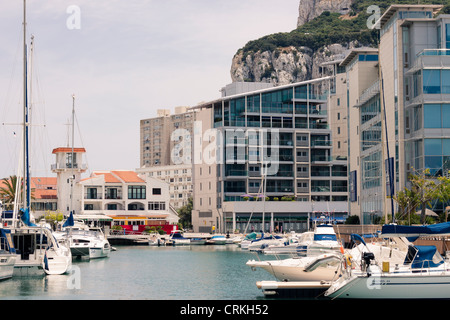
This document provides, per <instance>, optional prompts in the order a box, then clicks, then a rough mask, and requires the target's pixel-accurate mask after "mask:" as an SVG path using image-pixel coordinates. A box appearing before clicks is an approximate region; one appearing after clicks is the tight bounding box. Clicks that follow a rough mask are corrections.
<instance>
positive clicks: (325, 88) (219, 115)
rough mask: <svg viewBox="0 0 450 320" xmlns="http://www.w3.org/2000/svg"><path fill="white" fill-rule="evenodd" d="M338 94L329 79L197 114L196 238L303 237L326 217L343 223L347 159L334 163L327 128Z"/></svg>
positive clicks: (242, 97) (248, 96)
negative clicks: (252, 233)
mask: <svg viewBox="0 0 450 320" xmlns="http://www.w3.org/2000/svg"><path fill="white" fill-rule="evenodd" d="M334 89H335V84H334V77H328V78H322V79H316V80H312V81H306V82H302V83H295V84H291V85H286V86H280V87H276V88H266V89H261V90H256V91H252V92H245V93H240V94H236V95H233V96H225V97H222V98H221V99H218V100H216V101H212V102H209V103H205V104H202V105H200V106H197V107H195V108H194V109H195V110H197V112H198V117H197V119H198V120H200V123H201V128H198V130H197V131H196V132H197V133H198V134H197V135H195V136H194V169H193V174H194V176H193V181H194V210H193V214H192V221H193V225H194V230H195V231H200V232H210V231H211V230H212V229H215V230H219V231H222V232H225V231H230V232H232V231H235V230H239V231H241V232H243V231H245V230H246V229H247V228H252V229H255V230H265V231H274V230H279V231H290V230H292V231H304V230H306V229H307V228H308V226H309V223H310V222H311V221H313V220H314V219H316V218H320V217H323V216H324V215H326V216H328V217H330V218H331V219H334V220H335V221H342V220H343V219H344V217H345V216H346V215H347V212H348V203H347V200H348V193H347V192H348V183H347V158H346V157H345V156H344V157H337V156H336V157H334V158H333V156H332V155H333V147H332V136H333V132H332V130H331V129H330V125H329V121H330V119H329V114H330V113H329V111H330V110H329V107H328V100H329V97H330V95H332V94H334ZM344 123H345V122H344ZM336 130H338V129H337V127H336ZM342 134H343V135H346V127H345V125H344V126H343V128H342ZM261 200H264V201H261ZM247 230H250V229H247Z"/></svg>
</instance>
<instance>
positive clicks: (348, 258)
mask: <svg viewBox="0 0 450 320" xmlns="http://www.w3.org/2000/svg"><path fill="white" fill-rule="evenodd" d="M344 259H345V263H344V267H345V269H347V267H349V268H351V267H352V256H351V255H350V254H348V253H346V254H344Z"/></svg>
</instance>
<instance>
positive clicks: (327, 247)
mask: <svg viewBox="0 0 450 320" xmlns="http://www.w3.org/2000/svg"><path fill="white" fill-rule="evenodd" d="M341 247H342V245H341V243H340V242H339V241H338V239H337V235H336V232H335V231H334V228H333V226H332V225H330V224H321V225H318V226H316V228H315V230H314V233H311V232H308V233H307V234H306V235H305V237H303V238H302V239H301V240H299V243H298V247H297V253H298V254H299V255H301V256H312V255H318V254H324V253H330V252H336V251H340V249H341Z"/></svg>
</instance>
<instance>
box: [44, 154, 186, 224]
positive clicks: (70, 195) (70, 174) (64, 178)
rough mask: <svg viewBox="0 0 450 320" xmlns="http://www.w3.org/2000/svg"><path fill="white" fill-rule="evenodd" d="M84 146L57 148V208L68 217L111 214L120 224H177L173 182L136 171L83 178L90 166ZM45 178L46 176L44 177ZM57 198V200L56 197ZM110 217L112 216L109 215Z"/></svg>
mask: <svg viewBox="0 0 450 320" xmlns="http://www.w3.org/2000/svg"><path fill="white" fill-rule="evenodd" d="M85 153H86V150H85V149H84V148H73V149H72V148H56V149H54V150H53V154H55V157H56V161H55V163H54V164H53V165H52V171H53V172H54V173H56V178H55V180H56V182H57V183H56V187H57V193H56V195H57V206H53V210H55V211H59V212H62V213H63V214H64V215H65V216H68V215H69V214H70V212H71V211H73V212H74V214H75V215H76V216H78V217H84V218H86V217H91V218H93V219H94V220H102V219H103V218H102V217H111V218H113V219H114V223H115V224H119V225H133V226H136V227H138V226H143V225H153V224H156V225H163V224H167V223H168V224H176V223H177V222H178V216H177V215H176V212H175V211H174V210H173V208H171V206H170V203H169V202H170V194H169V185H168V184H167V183H165V182H163V181H161V180H158V179H153V178H151V177H146V176H142V177H141V176H139V175H138V173H136V172H134V171H127V170H115V171H96V172H93V173H92V174H91V176H90V177H88V178H84V179H83V178H82V173H84V172H86V170H87V165H86V164H85V163H84V160H83V159H84V157H85ZM41 179H42V178H41ZM54 201H56V200H54ZM107 219H108V220H110V218H107Z"/></svg>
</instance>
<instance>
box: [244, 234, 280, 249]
mask: <svg viewBox="0 0 450 320" xmlns="http://www.w3.org/2000/svg"><path fill="white" fill-rule="evenodd" d="M285 241H286V238H285V237H282V236H279V235H274V234H270V235H268V236H263V237H261V238H260V239H257V240H253V241H252V242H251V243H250V244H249V245H248V250H249V251H257V252H262V251H263V250H264V249H266V248H267V247H269V246H279V245H283V244H284V242H285Z"/></svg>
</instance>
